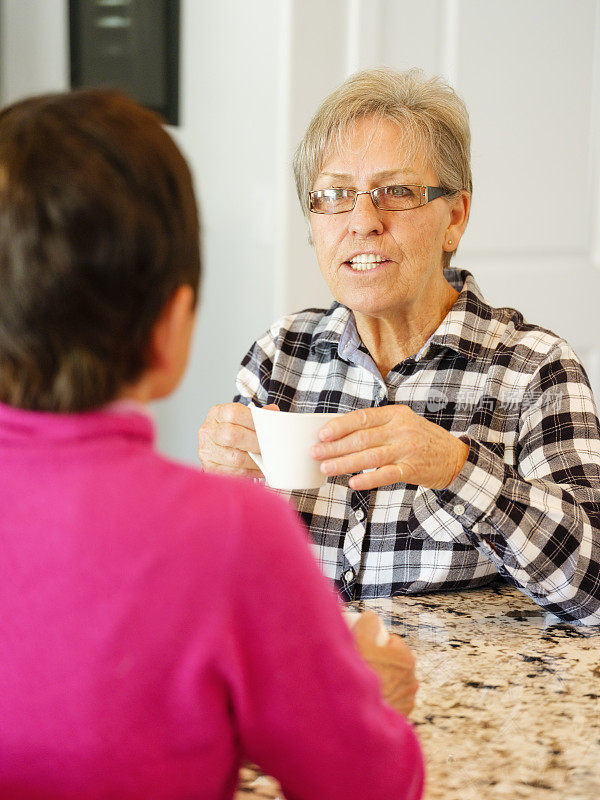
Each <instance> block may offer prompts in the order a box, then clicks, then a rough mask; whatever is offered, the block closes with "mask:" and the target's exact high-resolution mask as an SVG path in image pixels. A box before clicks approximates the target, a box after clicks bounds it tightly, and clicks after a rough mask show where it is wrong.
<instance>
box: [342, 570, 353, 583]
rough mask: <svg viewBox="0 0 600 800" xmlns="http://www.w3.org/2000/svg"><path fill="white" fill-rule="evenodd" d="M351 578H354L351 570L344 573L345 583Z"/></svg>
mask: <svg viewBox="0 0 600 800" xmlns="http://www.w3.org/2000/svg"><path fill="white" fill-rule="evenodd" d="M352 578H354V570H353V569H348V570H346V572H344V580H345V581H346V583H350V581H351V580H352Z"/></svg>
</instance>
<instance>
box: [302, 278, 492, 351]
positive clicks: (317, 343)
mask: <svg viewBox="0 0 600 800" xmlns="http://www.w3.org/2000/svg"><path fill="white" fill-rule="evenodd" d="M444 275H445V277H446V280H447V281H448V283H450V285H451V286H452V287H453V288H454V289H456V291H457V292H458V293H459V294H458V297H457V298H456V301H455V303H454V305H453V306H452V308H451V309H450V311H449V312H448V313H447V314H446V316H445V317H444V319H443V320H442V322H441V323H440V325H439V326H438V328H437V329H436V330H435V331H434V332H433V334H432V335H431V336H430V337H429V339H428V340H427V341H426V342H425V344H424V345H423V347H422V348H421V349H420V350H419V352H418V353H417V354H416V355H415V356H414V360H415V361H420V360H421V359H422V358H423V357H424V356H425V355H428V354H430V352H431V350H432V349H436V348H437V349H446V348H447V349H450V350H454V351H455V352H456V353H460V354H461V355H463V356H465V358H468V359H472V358H475V357H476V356H477V354H478V353H479V351H480V349H481V348H482V347H483V346H484V345H489V344H490V339H492V338H493V337H494V331H493V324H492V320H493V310H492V308H491V306H490V305H489V304H488V303H487V302H486V301H485V298H484V296H483V293H482V291H481V289H480V288H479V286H478V285H477V281H476V280H475V278H474V277H473V276H472V275H471V273H470V272H468V270H466V269H454V268H449V269H446V270H445V271H444ZM357 338H358V334H357V332H356V324H355V322H354V315H353V314H352V312H351V311H350V309H348V308H346V306H343V305H341V304H340V303H337V302H335V303H333V305H331V306H330V307H329V309H328V310H327V311H326V312H325V314H324V315H323V317H322V318H321V320H320V321H319V323H318V325H317V326H316V327H315V331H314V334H313V340H312V344H311V346H312V347H314V348H315V349H326V348H329V349H331V348H336V349H337V351H338V354H339V355H340V356H341V357H343V356H344V353H345V352H346V349H345V348H346V346H347V345H349V344H354V345H355V347H354V348H353V349H356V346H357V342H356V341H355V340H357ZM342 351H343V352H342Z"/></svg>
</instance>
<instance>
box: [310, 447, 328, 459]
mask: <svg viewBox="0 0 600 800" xmlns="http://www.w3.org/2000/svg"><path fill="white" fill-rule="evenodd" d="M310 454H311V456H312V457H313V458H321V457H322V456H324V455H325V448H324V447H321V445H320V444H315V445H314V446H313V447H312V449H311V451H310Z"/></svg>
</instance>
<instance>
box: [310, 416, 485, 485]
mask: <svg viewBox="0 0 600 800" xmlns="http://www.w3.org/2000/svg"><path fill="white" fill-rule="evenodd" d="M319 438H320V439H321V443H320V444H317V445H315V446H314V447H313V449H312V455H313V458H315V459H316V460H317V461H321V462H322V464H321V472H323V473H324V474H325V475H331V476H332V475H347V474H348V473H360V474H357V475H354V477H352V478H351V479H350V482H349V483H350V488H352V489H356V490H360V489H375V488H377V487H378V486H388V485H390V484H392V483H412V484H416V485H417V486H425V487H427V488H429V489H444V488H445V487H446V486H449V485H450V484H451V483H452V481H453V480H454V479H455V478H456V476H457V475H458V473H459V472H460V471H461V469H462V468H463V466H464V464H465V461H466V460H467V455H468V454H469V447H468V445H467V444H466V443H465V442H463V441H462V440H461V439H458V438H457V437H456V436H454V435H453V434H452V433H449V432H448V431H447V430H446V429H445V428H442V427H441V426H440V425H436V424H435V423H433V422H429V420H427V419H425V418H424V417H421V416H419V415H418V414H415V412H414V411H412V409H410V408H409V407H408V406H404V405H389V406H380V407H378V408H365V409H360V410H359V411H351V412H349V413H348V414H344V415H343V416H341V417H338V418H337V419H333V420H331V422H329V423H327V425H325V426H324V427H323V428H322V429H321V431H320V433H319ZM365 469H368V470H374V471H373V472H366V473H363V472H362V470H365Z"/></svg>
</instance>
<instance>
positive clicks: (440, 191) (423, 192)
mask: <svg viewBox="0 0 600 800" xmlns="http://www.w3.org/2000/svg"><path fill="white" fill-rule="evenodd" d="M395 186H406V188H407V189H418V190H419V205H417V206H411V207H410V208H381V207H380V206H379V204H378V202H377V193H378V192H381V191H382V190H383V189H391V188H393V187H395ZM331 188H338V187H331ZM325 191H328V190H327V189H314V190H313V191H312V192H309V193H308V204H309V210H310V212H311V213H312V214H347V213H348V212H350V211H354V208H355V206H356V201H357V200H358V196H359V195H361V194H370V195H371V200H372V202H373V205H374V206H375V208H378V209H379V210H380V211H412V210H413V209H414V208H420V207H421V206H424V205H426V204H427V203H430V202H431V201H432V200H436V199H437V198H438V197H444V196H445V195H449V194H453V192H452V191H451V190H450V189H444V188H442V187H441V186H421V185H420V184H418V183H398V184H393V185H392V186H377V187H376V188H375V189H366V190H365V191H363V192H357V191H356V190H355V189H344V190H343V191H345V192H348V196H349V197H350V196H352V195H354V203H353V205H352V208H347V209H345V210H344V211H317V210H316V209H314V208H313V207H312V202H313V200H312V196H313V194H315V193H316V192H325Z"/></svg>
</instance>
